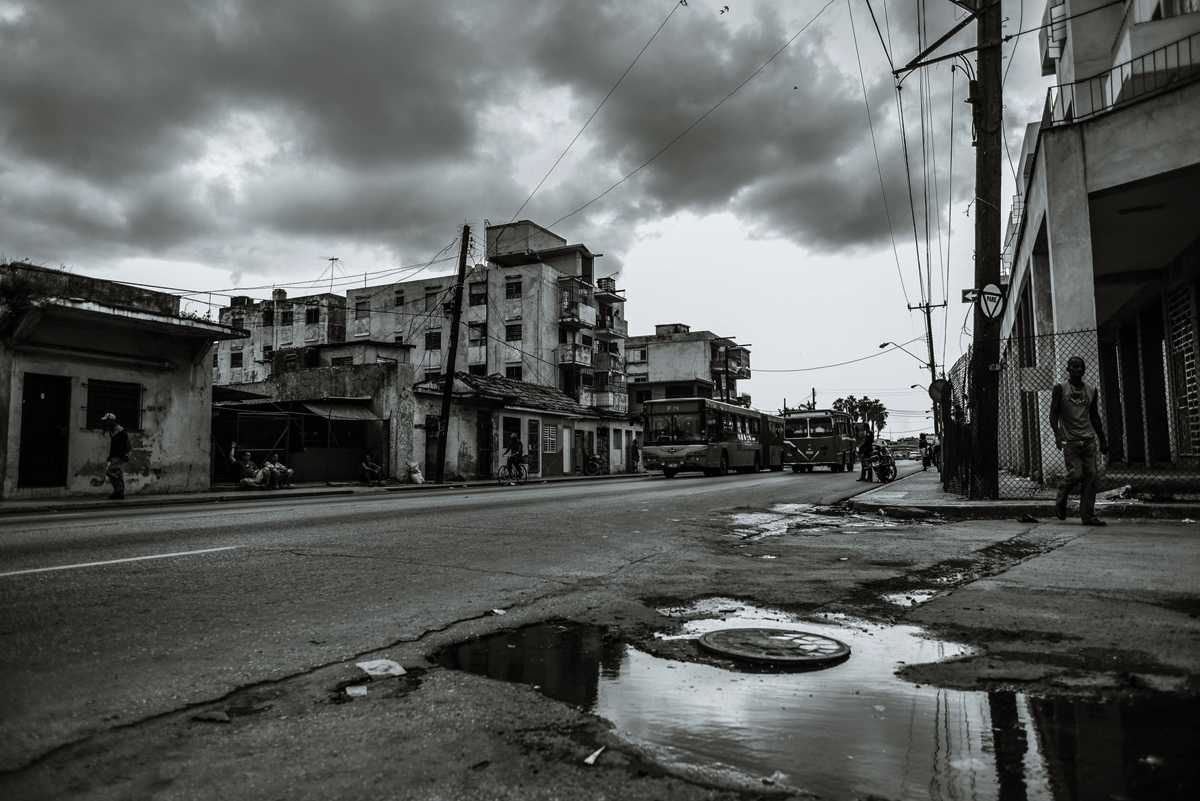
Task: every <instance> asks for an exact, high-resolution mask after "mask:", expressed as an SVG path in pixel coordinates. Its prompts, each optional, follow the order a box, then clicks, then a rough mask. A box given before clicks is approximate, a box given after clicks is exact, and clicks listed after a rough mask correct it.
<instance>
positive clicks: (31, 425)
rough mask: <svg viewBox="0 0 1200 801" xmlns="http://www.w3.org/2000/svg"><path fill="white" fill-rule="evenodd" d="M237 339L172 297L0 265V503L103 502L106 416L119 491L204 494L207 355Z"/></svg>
mask: <svg viewBox="0 0 1200 801" xmlns="http://www.w3.org/2000/svg"><path fill="white" fill-rule="evenodd" d="M244 336H245V334H244V333H242V332H240V331H236V330H234V329H233V328H230V327H228V326H223V325H217V324H214V323H212V322H209V321H206V320H200V319H194V318H190V317H185V316H181V315H180V311H179V298H178V297H176V296H174V295H167V294H163V293H160V292H151V291H148V290H144V289H138V288H136V287H132V286H128V285H125V284H119V283H115V282H112V281H102V280H98V279H94V278H87V277H85V276H82V275H75V274H72V273H67V272H62V271H58V270H47V269H43V268H41V267H35V266H32V265H28V264H8V265H5V266H3V267H0V471H2V472H3V476H2V481H0V495H2V497H4V498H24V497H33V496H55V495H69V494H94V495H103V494H106V493H107V492H108V491H109V489H108V488H107V487H94V486H92V485H91V480H92V479H95V478H102V477H103V473H104V465H105V461H106V459H107V456H108V444H109V443H108V437H107V436H106V435H105V433H104V431H103V430H102V429H101V427H100V418H101V416H102V415H104V414H105V413H107V412H112V413H113V414H115V415H116V416H117V419H118V421H119V422H120V423H121V425H122V426H124V427H125V428H126V429H127V430H128V431H129V437H130V442H131V444H132V446H133V451H132V453H131V455H130V461H129V465H128V467H127V469H126V471H125V472H126V491H127V492H128V493H129V494H137V493H158V492H185V491H192V490H204V489H207V488H208V487H209V464H210V461H209V454H210V428H209V423H210V406H211V403H212V370H211V367H210V363H211V362H210V356H209V354H210V352H211V351H212V349H213V342H214V341H221V342H229V341H234V340H238V339H241V338H243V337H244Z"/></svg>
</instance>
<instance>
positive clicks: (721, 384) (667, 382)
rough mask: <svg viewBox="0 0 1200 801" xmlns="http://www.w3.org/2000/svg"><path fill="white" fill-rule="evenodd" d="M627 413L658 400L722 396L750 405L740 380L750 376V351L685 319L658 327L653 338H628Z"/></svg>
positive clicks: (748, 397)
mask: <svg viewBox="0 0 1200 801" xmlns="http://www.w3.org/2000/svg"><path fill="white" fill-rule="evenodd" d="M625 369H626V372H627V374H628V376H629V411H630V413H631V414H640V413H641V411H642V403H643V402H645V401H648V400H658V399H660V398H719V399H721V400H727V401H729V402H731V403H739V404H742V405H744V406H749V405H750V396H749V395H739V394H738V391H737V382H738V379H743V380H746V379H749V378H750V350H749V348H747V347H744V346H742V345H739V344H737V343H736V342H734V341H733V340H732V339H730V338H728V337H720V336H717V335H716V334H714V333H713V332H712V331H692V330H691V327H690V326H687V325H684V324H683V323H668V324H665V325H656V326H655V327H654V335H653V336H637V337H630V338H629V340H628V341H627V343H626V346H625Z"/></svg>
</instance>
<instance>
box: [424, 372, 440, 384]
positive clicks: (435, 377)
mask: <svg viewBox="0 0 1200 801" xmlns="http://www.w3.org/2000/svg"><path fill="white" fill-rule="evenodd" d="M425 380H426V381H441V380H442V371H441V370H426V371H425Z"/></svg>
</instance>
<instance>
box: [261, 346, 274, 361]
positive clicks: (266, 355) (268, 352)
mask: <svg viewBox="0 0 1200 801" xmlns="http://www.w3.org/2000/svg"><path fill="white" fill-rule="evenodd" d="M274 353H275V349H274V348H273V347H271V346H270V345H263V349H262V360H263V361H264V362H269V361H271V356H272V355H273V354H274Z"/></svg>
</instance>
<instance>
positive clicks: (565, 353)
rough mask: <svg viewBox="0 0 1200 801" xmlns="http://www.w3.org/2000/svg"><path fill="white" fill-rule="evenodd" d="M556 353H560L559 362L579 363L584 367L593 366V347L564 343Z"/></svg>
mask: <svg viewBox="0 0 1200 801" xmlns="http://www.w3.org/2000/svg"><path fill="white" fill-rule="evenodd" d="M556 353H557V354H558V363H559V364H578V365H581V366H583V367H591V366H592V349H591V348H585V347H584V346H583V345H564V346H563V347H561V348H559V349H558V350H557V351H556Z"/></svg>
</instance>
